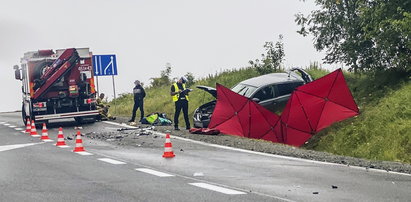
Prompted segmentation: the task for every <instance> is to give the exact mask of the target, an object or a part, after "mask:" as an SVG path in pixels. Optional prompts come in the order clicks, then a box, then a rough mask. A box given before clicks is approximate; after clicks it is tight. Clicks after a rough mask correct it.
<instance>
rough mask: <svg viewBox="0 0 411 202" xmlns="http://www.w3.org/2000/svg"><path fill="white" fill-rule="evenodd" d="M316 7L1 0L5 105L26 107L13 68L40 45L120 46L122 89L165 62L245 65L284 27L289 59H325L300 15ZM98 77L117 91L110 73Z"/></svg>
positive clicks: (213, 1) (274, 0) (195, 68)
mask: <svg viewBox="0 0 411 202" xmlns="http://www.w3.org/2000/svg"><path fill="white" fill-rule="evenodd" d="M313 9H315V5H314V3H313V1H310V0H308V1H306V2H302V1H299V0H207V1H205V0H203V1H199V0H0V69H1V70H2V72H1V73H0V84H1V93H2V94H3V95H2V99H1V101H0V102H1V105H0V111H11V110H16V109H21V94H20V93H21V82H20V81H17V80H14V73H13V69H12V68H13V65H15V64H19V62H20V58H21V57H22V56H23V54H24V53H25V52H27V51H34V50H39V49H61V48H70V47H89V48H90V49H91V51H92V52H93V53H94V54H116V56H117V65H118V73H119V75H118V76H116V77H115V82H116V92H117V94H119V93H126V92H131V90H132V88H133V81H134V80H136V79H139V80H141V81H143V82H144V83H146V84H148V83H149V82H150V80H149V79H150V78H151V77H157V76H159V74H160V71H161V70H163V69H164V67H165V64H166V63H171V66H172V68H173V69H172V70H173V72H172V76H173V77H177V76H180V75H184V74H185V73H187V72H192V73H193V74H194V75H195V77H196V78H199V77H204V76H206V75H208V74H209V73H215V72H217V71H221V70H225V69H233V68H240V67H245V66H247V65H248V61H249V60H250V59H256V58H260V55H261V53H263V51H264V48H263V47H262V46H263V45H264V42H266V41H274V42H275V41H277V39H278V35H279V34H282V35H283V36H284V39H283V41H284V44H285V55H286V57H285V58H286V61H285V62H284V65H285V66H286V67H291V66H302V67H306V66H308V65H309V64H310V62H314V61H318V62H320V63H321V58H323V57H324V55H323V54H321V53H318V52H316V51H315V50H314V48H313V45H312V38H307V37H302V36H300V35H299V34H297V33H296V30H297V29H298V27H297V25H296V24H295V22H294V18H295V17H294V15H295V14H296V13H298V12H302V13H308V12H310V11H311V10H313ZM99 83H100V91H104V92H105V93H106V94H108V95H109V97H110V98H112V97H113V91H112V88H111V85H112V82H111V77H104V78H101V77H100V79H99Z"/></svg>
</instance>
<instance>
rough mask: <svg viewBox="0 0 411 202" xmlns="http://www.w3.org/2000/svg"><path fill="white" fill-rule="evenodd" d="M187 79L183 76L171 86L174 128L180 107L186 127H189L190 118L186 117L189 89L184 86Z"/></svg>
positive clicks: (176, 126) (176, 124)
mask: <svg viewBox="0 0 411 202" xmlns="http://www.w3.org/2000/svg"><path fill="white" fill-rule="evenodd" d="M186 83H187V79H186V78H185V77H184V76H183V77H181V78H180V79H179V80H178V81H177V82H176V83H174V84H173V85H172V86H171V92H170V95H171V97H172V98H173V102H174V104H175V113H174V129H175V130H180V129H179V128H178V117H179V116H180V111H181V109H182V110H183V115H184V120H185V122H186V129H190V120H189V119H188V100H189V99H188V93H189V92H190V91H191V89H188V88H186V85H185V84H186Z"/></svg>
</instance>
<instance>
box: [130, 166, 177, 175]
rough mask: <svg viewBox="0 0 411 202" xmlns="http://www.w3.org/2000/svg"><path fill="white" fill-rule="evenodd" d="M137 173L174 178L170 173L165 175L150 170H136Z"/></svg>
mask: <svg viewBox="0 0 411 202" xmlns="http://www.w3.org/2000/svg"><path fill="white" fill-rule="evenodd" d="M136 170H137V171H140V172H144V173H148V174H151V175H155V176H157V177H173V176H174V175H171V174H168V173H163V172H160V171H156V170H152V169H148V168H136Z"/></svg>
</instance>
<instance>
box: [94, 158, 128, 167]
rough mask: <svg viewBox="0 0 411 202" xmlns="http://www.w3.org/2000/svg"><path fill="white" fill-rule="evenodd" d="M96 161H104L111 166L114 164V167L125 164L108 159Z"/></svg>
mask: <svg viewBox="0 0 411 202" xmlns="http://www.w3.org/2000/svg"><path fill="white" fill-rule="evenodd" d="M97 160H99V161H104V162H106V163H111V164H114V165H122V164H126V163H125V162H122V161H117V160H114V159H109V158H99V159H97Z"/></svg>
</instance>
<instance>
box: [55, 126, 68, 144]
mask: <svg viewBox="0 0 411 202" xmlns="http://www.w3.org/2000/svg"><path fill="white" fill-rule="evenodd" d="M56 146H58V147H68V146H67V145H66V142H65V141H64V135H63V128H61V127H60V128H59V134H58V136H57V144H56Z"/></svg>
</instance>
